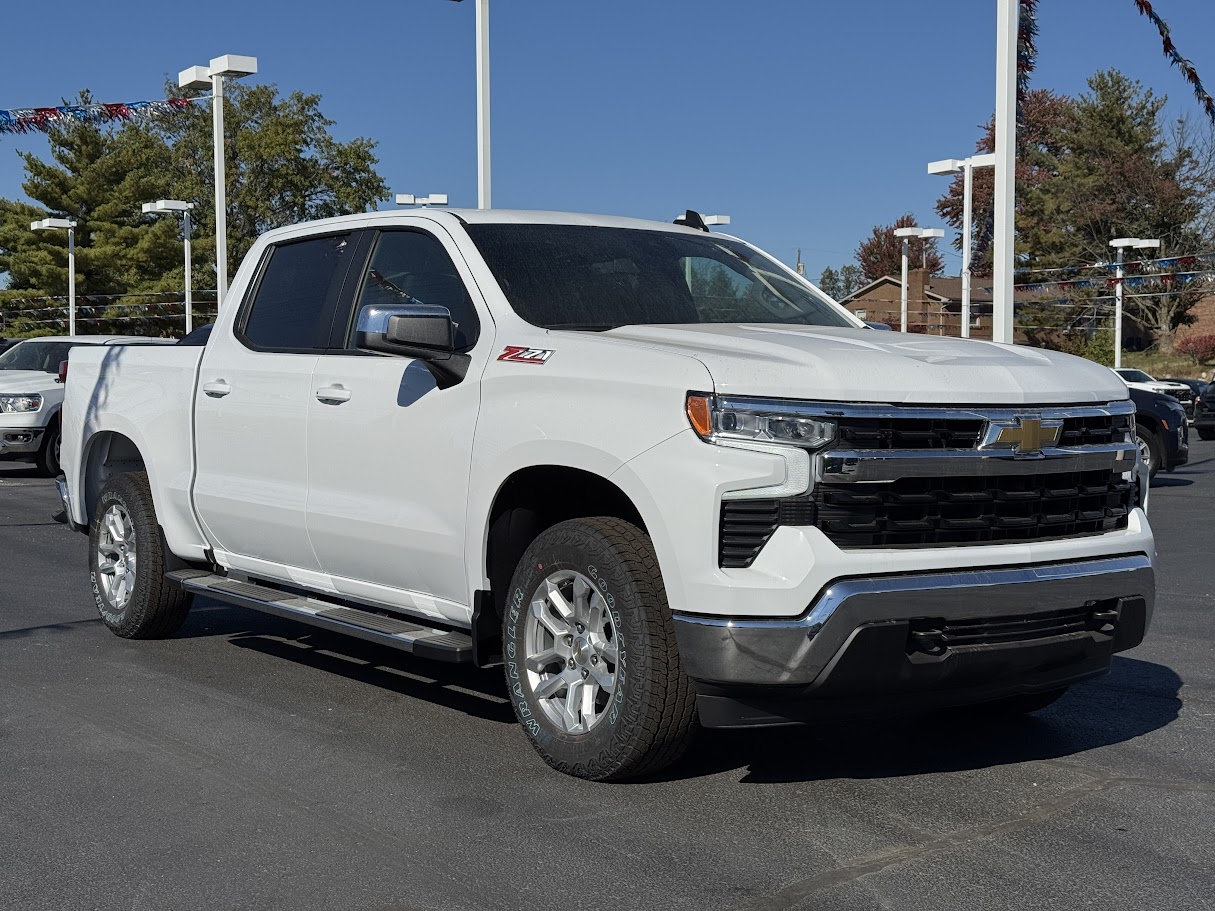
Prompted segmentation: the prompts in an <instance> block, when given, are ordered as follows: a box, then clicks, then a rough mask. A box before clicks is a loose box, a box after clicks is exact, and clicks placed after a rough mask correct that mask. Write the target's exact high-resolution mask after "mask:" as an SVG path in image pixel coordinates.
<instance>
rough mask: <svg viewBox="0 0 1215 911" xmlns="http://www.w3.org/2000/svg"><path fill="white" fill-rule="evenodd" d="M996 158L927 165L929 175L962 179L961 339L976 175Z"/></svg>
mask: <svg viewBox="0 0 1215 911" xmlns="http://www.w3.org/2000/svg"><path fill="white" fill-rule="evenodd" d="M995 166H996V156H995V155H993V154H990V153H989V154H985V155H971V156H970V157H969V158H943V159H941V160H940V161H930V162H929V163H928V173H929V174H936V175H940V176H945V175H951V174H959V173H960V174H961V175H962V338H970V279H971V276H970V272H971V269H970V256H971V250H972V249H973V247H974V240H973V238H972V234H973V233H974V228H973V221H974V171H975V168H994V167H995Z"/></svg>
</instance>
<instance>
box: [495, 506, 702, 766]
mask: <svg viewBox="0 0 1215 911" xmlns="http://www.w3.org/2000/svg"><path fill="white" fill-rule="evenodd" d="M510 592H511V596H510V599H509V603H508V606H507V609H506V610H505V611H504V614H505V616H504V617H503V651H504V655H505V657H506V660H505V662H504V664H505V672H506V680H507V688H508V690H509V691H510V693H511V704H512V705H513V706H514V708H515V713H516V716H517V717H518V719H519V721H520V723H521V724H522V725H523V728H524V730H525V731H526V732H527V735H528V738H529V740H530V741H531V743H532V745H533V746H534V747H535V748H536V750H537V751H538V752H539V753H540V755H541V756H542V757H543V758H544V760H545V761H546V762H547V763H548V764H549V765H551V766H553V768H555V769H558V770H559V771H562V772H565V773H567V774H571V775H576V776H578V777H581V778H587V779H592V780H600V781H604V780H615V779H622V778H629V777H636V776H638V775H644V774H649V773H653V772H656V771H658V770H659V769H662V768H663V767H665V766H667V765H669V764H670V763H671V762H674V761H675V760H677V759H678V758H679V756H680V755H682V753H683V751H684V749H685V748H686V746H687V743H688V740H689V738H690V737H691V735H692V733H693V730H694V728H695V720H696V712H695V694H694V692H693V690H692V686H691V682H690V681H689V680H688V678H687V677H686V675H684V673H683V671H682V668H681V667H680V664H679V655H678V652H677V650H676V647H675V635H674V628H673V625H672V622H671V616H670V611H669V610H668V608H667V604H666V591H665V589H664V587H663V584H662V575H661V573H660V572H659V569H658V562H657V559H656V557H655V555H654V550H653V546H652V545H651V543H650V540H649V538H648V537H647V536H646V535H645V533H644V532H642V531H641V530H640V529H639V528H637V527H636V526H634V525H632V524H630V523H628V522H625V521H623V520H621V519H616V518H610V517H598V518H589V519H574V520H570V521H567V522H562V523H560V524H558V525H554V526H552V527H551V528H549V529H547V530H545V531H544V532H542V533H541V534H540V535H539V536H538V537H537V538H536V539H535V540H534V541H533V542H532V544H531V545H530V546H529V547H528V549H527V551H526V553H524V555H523V557H522V558H521V559H520V560H519V563H518V566H517V568H516V570H515V575H514V578H513V579H512V580H511V586H510Z"/></svg>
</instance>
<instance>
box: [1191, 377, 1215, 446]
mask: <svg viewBox="0 0 1215 911" xmlns="http://www.w3.org/2000/svg"><path fill="white" fill-rule="evenodd" d="M1194 432H1195V433H1197V434H1198V436H1199V438H1200V439H1203V440H1215V383H1210V384H1208V385H1207V386H1205V387H1204V388H1203V390H1202V392H1201V393H1200V394H1199V395H1197V396H1195V398H1194Z"/></svg>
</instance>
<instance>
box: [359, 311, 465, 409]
mask: <svg viewBox="0 0 1215 911" xmlns="http://www.w3.org/2000/svg"><path fill="white" fill-rule="evenodd" d="M455 335H456V327H455V324H454V323H453V322H452V319H451V311H450V310H448V309H447V308H446V307H438V306H434V305H432V304H392V305H377V304H373V305H371V306H367V307H364V308H363V309H362V310H360V311H359V318H358V322H357V323H356V324H355V330H354V344H355V347H356V348H358V349H359V350H361V351H375V352H378V353H380V354H395V355H398V356H401V357H412V358H417V359H418V360H420V361H422V362H423V363H424V364H426V366H427V368H429V370H430V372H431V373H432V374H433V375H434V378H435V382H436V384H437V385H438V387H439V388H440V389H446V388H448V387H449V386H454V385H455V384H456V383H458V382H460V381H461V380H463V379H464V377H465V376H467V375H468V366H469V364H470V363H471V362H472V358H470V357H469V356H468V355H467V354H457V353H456V352H455V350H454V349H455Z"/></svg>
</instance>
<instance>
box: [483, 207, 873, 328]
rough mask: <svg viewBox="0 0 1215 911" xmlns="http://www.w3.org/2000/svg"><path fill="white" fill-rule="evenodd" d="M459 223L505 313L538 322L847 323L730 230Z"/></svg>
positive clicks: (831, 304) (827, 301)
mask: <svg viewBox="0 0 1215 911" xmlns="http://www.w3.org/2000/svg"><path fill="white" fill-rule="evenodd" d="M465 230H466V231H467V232H468V235H469V237H470V238H471V239H472V242H473V243H474V244H475V245H476V247H477V249H478V251H479V252H480V253H481V256H482V258H483V259H484V260H485V262H486V265H488V266H489V269H490V271H491V272H492V273H493V275H494V278H495V279H496V280H497V282H498V286H499V287H500V288H501V289H502V292H503V294H505V296H506V298H507V301H508V302H509V303H510V305H511V307H512V308H513V309H514V311H515V313H517V314H518V315H519V316H520V317H521V318H522V319H524V320H526V321H527V322H528V323H531V324H532V325H533V326H538V327H540V328H542V329H574V330H596V331H603V330H609V329H615V328H619V327H621V326H638V325H689V324H693V325H694V324H742V323H751V324H754V323H762V324H767V323H784V324H794V325H808V326H833V327H841V328H857V326H856V323H855V322H853V320H852V319H850V318H849V315H848V313H847V311H846V310H844V308H842V307H840V306H839V304H837V303H836V302H835V301H833V300H831V298H829V297H827V296H826V295H825V294H823V293H822V292H820V291H817V290H816V289H815V288H813V287H812V286H811V285H810V284H809V283H808V282H806V281H804V280H803V279H802V278H800V277H799V276H798V275H796V273H793V272H791V271H790V270H788V269H786V268H785V267H784V266H781V265H779V264H778V263H776V262H775V261H774V260H773V259H771V258H770V257H768V256H767V255H765V254H763V253H761V252H760V251H758V250H756V249H755V248H754V247H751V246H749V245H747V244H744V243H742V242H741V241H738V240H734V239H732V238H728V237H722V236H720V235H714V234H706V233H692V232H681V231H664V230H651V229H644V228H624V227H606V226H599V225H555V224H517V223H509V222H490V223H481V224H475V223H474V224H469V225H466V226H465Z"/></svg>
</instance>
